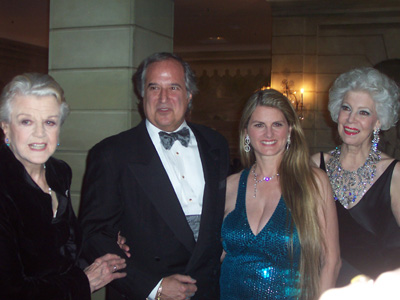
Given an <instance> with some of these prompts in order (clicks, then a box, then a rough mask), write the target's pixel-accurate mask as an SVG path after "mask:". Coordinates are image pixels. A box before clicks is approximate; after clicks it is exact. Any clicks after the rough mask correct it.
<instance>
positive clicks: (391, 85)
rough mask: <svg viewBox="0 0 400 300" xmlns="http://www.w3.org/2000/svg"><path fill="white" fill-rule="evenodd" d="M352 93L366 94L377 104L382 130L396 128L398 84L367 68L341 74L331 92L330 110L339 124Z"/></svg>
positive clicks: (399, 91)
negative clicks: (344, 101)
mask: <svg viewBox="0 0 400 300" xmlns="http://www.w3.org/2000/svg"><path fill="white" fill-rule="evenodd" d="M350 91H358V92H366V93H368V94H369V95H370V96H371V98H372V99H373V100H374V102H375V106H376V112H377V114H378V119H379V122H380V123H381V129H382V130H387V129H390V128H391V127H392V126H394V125H395V124H396V122H397V120H398V118H399V93H400V90H399V87H398V85H397V84H396V82H395V81H394V80H392V79H390V78H389V77H387V76H386V75H385V74H383V73H381V72H379V71H378V70H376V69H374V68H371V67H365V68H357V69H353V70H350V71H348V72H346V73H343V74H341V75H340V76H339V77H338V78H337V79H336V80H335V82H334V83H333V85H332V87H331V88H330V90H329V104H328V109H329V112H330V113H331V117H332V120H333V121H335V122H337V120H338V116H339V112H340V108H341V106H342V103H343V100H344V98H345V96H346V94H347V93H348V92H350Z"/></svg>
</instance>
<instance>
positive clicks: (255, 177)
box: [251, 164, 279, 198]
mask: <svg viewBox="0 0 400 300" xmlns="http://www.w3.org/2000/svg"><path fill="white" fill-rule="evenodd" d="M251 173H253V176H254V195H253V198H255V197H256V196H257V184H259V183H260V182H263V181H266V182H268V181H271V180H272V179H274V178H275V177H276V176H279V174H278V173H277V174H275V175H272V176H271V177H267V176H265V177H263V179H260V180H258V179H257V176H258V175H257V174H256V164H254V166H253V168H252V170H251Z"/></svg>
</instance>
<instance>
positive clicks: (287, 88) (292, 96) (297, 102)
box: [282, 79, 304, 121]
mask: <svg viewBox="0 0 400 300" xmlns="http://www.w3.org/2000/svg"><path fill="white" fill-rule="evenodd" d="M293 86H294V83H293V81H288V80H287V79H283V80H282V87H283V94H284V95H285V96H286V97H287V98H288V99H289V101H290V102H292V105H293V106H294V109H295V110H296V112H297V115H298V117H299V120H300V121H302V120H304V114H303V108H304V102H303V101H304V89H300V99H298V98H297V92H296V91H295V90H293V89H292V87H293Z"/></svg>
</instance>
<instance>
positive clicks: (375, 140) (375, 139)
mask: <svg viewBox="0 0 400 300" xmlns="http://www.w3.org/2000/svg"><path fill="white" fill-rule="evenodd" d="M380 131H381V129H380V128H376V129H374V131H373V133H372V134H373V136H374V137H373V139H372V151H373V152H374V153H376V152H377V151H378V144H379V132H380Z"/></svg>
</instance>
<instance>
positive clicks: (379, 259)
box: [320, 153, 400, 279]
mask: <svg viewBox="0 0 400 300" xmlns="http://www.w3.org/2000/svg"><path fill="white" fill-rule="evenodd" d="M397 162H398V161H397V160H393V162H392V163H391V164H390V165H389V166H388V167H387V168H386V170H385V171H384V172H383V174H382V175H381V176H380V177H379V178H378V179H377V180H376V181H375V182H374V183H373V185H372V186H371V187H370V189H369V190H368V191H367V192H366V193H365V195H364V196H363V197H362V199H361V200H360V201H359V202H358V203H357V205H355V206H353V207H352V208H350V209H345V208H344V207H343V206H342V205H341V204H340V203H339V201H336V209H337V215H338V222H339V240H340V254H341V256H342V258H343V259H344V260H345V261H346V263H349V264H350V265H351V266H352V267H353V268H354V269H352V270H350V269H349V270H348V271H345V272H342V273H343V275H344V276H346V278H351V277H353V276H355V275H358V274H360V273H362V274H365V275H368V276H370V277H372V278H376V277H378V275H379V274H381V273H382V272H385V271H389V270H393V269H396V268H399V267H400V227H399V225H397V222H396V219H395V217H394V215H393V212H392V208H391V196H390V185H391V182H392V174H393V169H394V167H395V165H396V163H397ZM320 168H321V169H323V170H324V171H325V168H326V167H325V161H324V157H323V154H322V153H321V163H320ZM346 272H347V273H349V274H345V273H346ZM350 272H352V273H351V274H350ZM340 276H341V275H339V279H340Z"/></svg>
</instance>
